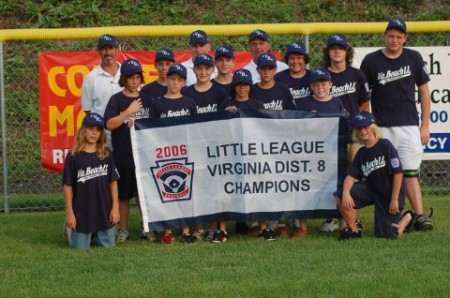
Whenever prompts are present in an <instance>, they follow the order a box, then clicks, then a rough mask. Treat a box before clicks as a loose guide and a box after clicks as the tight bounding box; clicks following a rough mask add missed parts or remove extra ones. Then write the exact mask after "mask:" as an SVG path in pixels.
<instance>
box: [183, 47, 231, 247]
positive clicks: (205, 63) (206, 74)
mask: <svg viewBox="0 0 450 298" xmlns="http://www.w3.org/2000/svg"><path fill="white" fill-rule="evenodd" d="M194 73H195V77H196V79H197V82H196V83H195V84H194V85H191V86H189V87H187V88H185V89H183V90H182V93H183V94H184V95H186V96H189V97H190V98H192V99H194V101H195V106H196V109H197V114H204V113H213V112H217V111H218V110H219V106H220V105H221V104H222V102H223V101H224V100H225V99H227V95H226V94H225V91H223V89H222V88H220V87H219V86H217V85H215V84H213V83H212V82H211V76H212V75H213V73H214V60H213V58H212V57H211V56H210V55H208V54H199V55H197V56H195V58H194ZM216 230H217V222H213V223H211V226H210V230H209V232H208V233H205V230H204V227H203V225H197V230H196V231H195V232H194V233H193V234H192V235H193V236H194V237H196V238H197V240H200V239H202V238H203V237H204V238H205V240H207V241H211V240H212V238H213V236H214V232H216Z"/></svg>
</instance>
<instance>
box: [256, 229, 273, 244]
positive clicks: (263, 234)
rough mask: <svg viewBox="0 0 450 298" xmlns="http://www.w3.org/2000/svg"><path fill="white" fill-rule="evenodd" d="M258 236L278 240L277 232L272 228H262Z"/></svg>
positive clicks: (268, 239)
mask: <svg viewBox="0 0 450 298" xmlns="http://www.w3.org/2000/svg"><path fill="white" fill-rule="evenodd" d="M258 237H259V238H261V239H264V240H267V241H274V240H277V238H276V237H275V233H274V232H273V231H272V230H271V229H265V230H260V231H259V233H258Z"/></svg>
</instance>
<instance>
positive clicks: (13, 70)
mask: <svg viewBox="0 0 450 298" xmlns="http://www.w3.org/2000/svg"><path fill="white" fill-rule="evenodd" d="M266 25H267V24H266ZM278 25H279V24H278ZM382 26H383V28H384V26H385V23H383V25H382ZM251 28H252V29H250V30H247V31H245V32H242V33H241V35H239V34H236V33H234V34H230V35H229V36H220V34H215V36H212V38H211V44H212V46H213V48H215V47H217V46H218V45H220V44H223V43H226V44H230V45H233V46H234V48H235V49H236V50H238V51H239V50H240V51H245V50H247V34H248V33H249V32H250V31H252V30H253V29H256V28H263V29H265V28H264V27H261V26H258V25H252V27H251ZM347 28H350V27H347ZM190 29H191V28H189V31H186V32H187V33H186V32H184V31H183V35H187V34H189V32H191V30H190ZM195 29H197V28H194V29H193V30H195ZM193 30H192V31H193ZM267 31H268V32H269V33H271V31H270V30H267ZM328 31H330V33H334V32H333V28H329V29H328ZM354 31H355V30H353V29H352V30H350V29H349V30H348V31H345V30H341V31H340V32H342V33H345V34H347V37H348V39H349V41H350V42H351V43H352V45H353V46H354V47H381V46H382V45H383V37H382V35H381V34H380V33H379V32H378V31H379V30H376V32H377V33H373V34H351V32H354ZM346 32H350V33H346ZM113 34H114V33H113ZM179 34H180V33H179ZM99 35H100V34H98V36H99ZM231 35H233V36H231ZM96 36H97V35H96ZM328 36H329V33H326V34H325V33H324V34H314V35H295V34H292V33H289V34H283V35H281V34H275V33H271V47H272V49H275V50H280V51H281V52H284V51H285V49H286V46H287V45H288V44H289V43H290V42H292V41H294V40H298V41H301V42H306V43H307V44H308V46H309V52H310V55H311V58H312V59H311V61H310V67H318V66H321V65H322V59H321V56H322V49H323V48H324V47H325V46H326V40H327V37H328ZM0 40H1V39H0ZM119 41H120V43H121V45H122V49H125V50H155V49H157V48H159V47H163V46H165V47H169V48H173V49H187V41H186V37H180V36H178V37H177V36H172V37H152V38H149V37H123V36H122V37H119ZM448 42H449V32H438V33H436V32H428V33H427V32H424V33H412V34H410V35H409V39H408V46H447V45H448ZM95 46H96V38H95V39H88V40H86V39H70V40H67V39H64V40H51V41H48V40H47V41H46V40H26V41H7V42H4V43H2V42H0V55H2V56H3V59H2V61H3V63H2V65H1V69H0V75H2V72H3V77H4V82H2V81H0V83H2V86H1V87H2V91H3V90H4V95H3V96H2V98H3V99H4V100H2V106H1V108H2V113H3V114H4V115H5V117H4V119H2V120H3V121H2V130H1V138H2V140H3V142H4V145H3V146H2V148H0V150H2V154H0V158H1V163H2V166H3V167H4V169H5V170H4V171H3V172H2V173H0V177H1V179H0V180H1V181H2V183H1V184H0V191H1V192H2V193H3V196H2V198H1V199H0V211H6V212H8V211H9V210H12V211H20V210H27V211H29V210H49V209H61V208H62V207H63V206H64V200H63V194H62V185H61V181H62V178H61V174H58V173H49V172H46V171H44V170H43V169H42V167H41V161H40V144H39V142H40V120H39V77H38V54H39V53H41V52H77V51H95V50H96V48H95ZM2 56H0V58H2ZM0 63H1V61H0ZM1 70H2V71H1ZM6 148H7V152H5V151H4V150H5V149H6ZM6 153H7V154H6ZM449 169H450V160H438V161H424V162H423V164H422V174H421V178H420V179H421V182H422V185H423V188H424V189H425V190H426V191H427V192H430V193H432V194H436V195H443V194H449V193H450V191H449V189H450V175H449V172H450V170H449ZM5 173H6V175H5ZM8 202H9V204H8V205H6V203H8Z"/></svg>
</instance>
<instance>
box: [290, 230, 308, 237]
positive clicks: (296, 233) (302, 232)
mask: <svg viewBox="0 0 450 298" xmlns="http://www.w3.org/2000/svg"><path fill="white" fill-rule="evenodd" d="M306 236H308V232H307V231H306V230H304V229H303V228H295V231H294V233H292V239H298V238H305V237H306Z"/></svg>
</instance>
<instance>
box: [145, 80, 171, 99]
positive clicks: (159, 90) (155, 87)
mask: <svg viewBox="0 0 450 298" xmlns="http://www.w3.org/2000/svg"><path fill="white" fill-rule="evenodd" d="M141 93H145V94H148V96H150V98H157V97H161V96H164V95H166V94H167V86H163V85H161V84H160V83H158V81H154V82H151V83H150V84H147V85H145V86H144V87H142V89H141Z"/></svg>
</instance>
